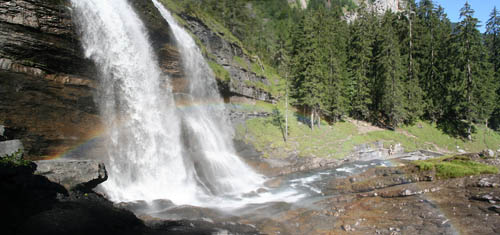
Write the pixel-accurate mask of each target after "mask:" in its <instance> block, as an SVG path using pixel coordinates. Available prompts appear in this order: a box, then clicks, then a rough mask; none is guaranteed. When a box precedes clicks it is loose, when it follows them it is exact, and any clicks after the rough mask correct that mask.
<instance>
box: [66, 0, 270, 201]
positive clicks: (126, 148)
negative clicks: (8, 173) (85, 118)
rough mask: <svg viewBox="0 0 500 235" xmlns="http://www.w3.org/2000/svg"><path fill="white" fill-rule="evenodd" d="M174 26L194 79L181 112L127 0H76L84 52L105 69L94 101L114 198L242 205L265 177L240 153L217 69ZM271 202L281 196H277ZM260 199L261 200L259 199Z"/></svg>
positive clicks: (107, 188)
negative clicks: (234, 142) (244, 196)
mask: <svg viewBox="0 0 500 235" xmlns="http://www.w3.org/2000/svg"><path fill="white" fill-rule="evenodd" d="M154 3H155V4H156V6H157V7H158V9H159V10H160V11H161V13H162V15H163V16H164V17H165V19H166V20H167V21H168V22H169V24H170V26H171V28H172V30H173V33H174V35H175V38H176V40H177V43H178V47H179V49H180V52H181V54H182V61H183V66H184V70H185V73H186V79H187V80H188V82H189V88H188V89H187V91H186V93H185V94H183V96H182V97H183V102H184V103H189V104H190V105H189V106H188V108H177V107H176V106H175V100H174V95H173V94H172V89H171V88H165V87H164V86H162V84H164V83H163V81H168V77H166V76H165V75H163V74H162V72H161V71H160V69H159V67H158V61H157V59H156V57H155V54H154V53H153V51H152V48H151V45H150V42H149V41H148V36H147V32H146V30H145V27H144V25H143V23H142V22H141V21H140V19H139V18H138V16H137V14H136V13H135V12H134V10H133V9H132V7H131V6H130V5H129V4H128V3H127V1H126V0H107V1H102V0H85V1H81V0H72V6H73V12H74V13H73V17H74V19H75V21H76V22H77V25H78V26H79V29H80V33H81V41H82V44H83V48H84V50H85V55H86V56H87V57H88V58H91V59H92V60H93V61H94V62H95V64H96V65H97V67H98V68H99V71H100V86H99V89H98V92H97V93H98V94H97V95H96V100H97V102H98V104H99V107H100V110H101V115H102V117H103V120H104V123H105V126H106V127H107V136H106V140H107V143H106V144H107V155H108V156H107V157H108V162H107V169H108V174H109V179H108V180H107V181H106V182H105V183H103V184H102V190H103V191H104V192H105V193H106V195H108V196H109V197H110V199H111V200H113V201H117V202H120V201H135V200H145V201H152V200H155V199H168V200H171V201H172V202H174V203H175V204H189V205H203V206H219V205H220V204H221V202H225V204H226V205H228V204H229V205H233V203H234V206H235V207H237V206H238V205H240V204H242V203H246V201H245V200H242V198H241V195H242V194H243V193H248V192H249V191H252V190H255V189H257V188H258V187H259V186H261V184H262V183H263V181H264V177H262V176H260V175H259V174H256V173H255V172H254V171H253V170H252V169H250V168H249V167H248V166H247V165H246V164H245V163H244V162H242V161H241V160H240V159H239V157H238V156H237V155H236V154H235V150H234V147H233V145H232V139H231V138H232V129H231V125H230V124H229V123H228V122H227V120H226V115H225V113H226V112H225V109H224V105H223V101H222V99H221V97H220V95H219V93H218V90H217V85H216V82H215V78H214V75H213V73H212V71H211V70H210V69H209V67H208V66H207V64H206V62H205V61H204V59H203V57H202V55H201V53H200V51H199V49H198V48H197V46H196V44H195V42H194V40H193V39H192V38H191V37H190V35H189V34H188V33H187V32H186V31H184V30H183V29H182V28H181V27H180V26H179V25H177V23H175V21H174V20H173V18H172V16H171V15H170V13H169V12H168V11H167V10H166V9H164V8H163V6H162V5H160V4H159V3H158V2H157V1H154ZM269 199H273V200H274V199H276V197H275V196H273V197H270V198H269ZM256 200H262V198H256Z"/></svg>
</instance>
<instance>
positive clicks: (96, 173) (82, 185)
mask: <svg viewBox="0 0 500 235" xmlns="http://www.w3.org/2000/svg"><path fill="white" fill-rule="evenodd" d="M35 164H36V165H37V169H36V171H35V174H36V175H42V176H45V177H47V179H49V180H50V181H52V182H54V183H58V184H61V185H62V186H64V188H66V189H67V190H79V191H91V190H92V189H93V188H95V187H96V186H97V185H98V184H100V183H102V182H104V181H106V179H107V178H108V175H107V172H106V168H105V166H104V163H101V162H98V161H94V160H43V161H36V162H35Z"/></svg>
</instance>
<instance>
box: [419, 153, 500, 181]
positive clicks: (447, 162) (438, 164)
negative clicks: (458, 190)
mask: <svg viewBox="0 0 500 235" xmlns="http://www.w3.org/2000/svg"><path fill="white" fill-rule="evenodd" d="M413 164H415V165H416V166H417V167H418V168H419V169H420V170H421V171H435V172H436V176H437V177H439V178H458V177H463V176H467V175H479V174H498V171H499V170H498V168H497V167H495V166H491V165H486V164H484V163H480V162H476V161H473V160H471V159H470V158H468V157H450V156H444V157H440V158H434V159H430V160H425V161H415V162H413Z"/></svg>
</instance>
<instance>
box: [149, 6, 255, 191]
mask: <svg viewBox="0 0 500 235" xmlns="http://www.w3.org/2000/svg"><path fill="white" fill-rule="evenodd" d="M153 3H154V4H155V6H156V7H157V8H158V10H159V11H160V13H161V15H162V16H163V17H164V18H165V20H166V21H167V22H168V24H169V26H170V28H171V29H172V32H173V34H174V36H175V39H176V42H177V45H178V48H179V50H180V52H181V55H182V61H183V66H184V71H185V73H186V78H187V80H188V82H189V88H188V91H187V93H188V94H187V96H185V97H184V99H185V100H183V102H187V103H189V104H190V105H189V106H188V108H183V109H180V110H179V111H180V114H181V117H182V118H181V120H182V123H183V127H184V130H185V131H186V132H187V133H189V134H188V135H186V136H187V138H190V139H189V140H188V141H187V142H188V143H189V144H188V146H186V149H187V150H188V151H187V152H188V155H189V156H190V157H191V158H192V160H193V162H194V163H195V168H196V171H197V173H198V175H199V176H200V179H201V180H202V181H203V182H204V185H206V186H207V187H208V189H209V191H210V192H211V193H212V194H214V195H222V194H234V193H242V192H248V191H250V190H254V189H256V188H257V187H258V186H259V185H260V184H261V183H262V181H263V179H262V177H261V176H259V175H257V174H256V173H254V172H253V171H252V170H251V169H250V168H249V167H247V166H246V165H245V163H243V162H242V161H241V160H240V159H239V157H238V156H236V154H235V150H234V147H233V144H232V139H231V136H232V133H233V132H232V131H233V129H232V126H231V124H229V122H228V121H227V118H226V111H225V108H224V103H223V100H222V98H221V97H220V95H219V92H218V89H217V84H216V81H215V76H214V75H213V72H212V71H211V69H210V68H209V66H208V64H207V63H206V62H205V59H204V58H203V56H202V54H201V52H200V50H199V48H198V46H197V45H196V43H195V41H194V40H193V38H192V37H191V36H190V35H189V34H188V33H187V32H186V31H185V30H184V29H183V28H182V27H180V26H179V25H178V24H177V22H176V21H175V20H174V18H173V16H172V14H170V12H169V11H168V10H167V9H165V7H164V6H163V5H162V4H160V3H159V2H158V1H157V0H153Z"/></svg>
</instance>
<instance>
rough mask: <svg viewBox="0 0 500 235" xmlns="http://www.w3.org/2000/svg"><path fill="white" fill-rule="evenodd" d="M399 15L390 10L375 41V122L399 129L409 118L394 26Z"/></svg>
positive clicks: (402, 70)
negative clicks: (407, 117) (407, 116)
mask: <svg viewBox="0 0 500 235" xmlns="http://www.w3.org/2000/svg"><path fill="white" fill-rule="evenodd" d="M394 20H396V16H395V15H394V14H392V13H391V12H387V13H386V14H385V15H384V18H383V20H382V24H381V27H380V28H379V30H378V32H377V37H376V40H375V43H374V89H373V100H374V111H375V114H376V116H375V117H374V118H375V121H376V122H380V121H382V122H383V124H384V125H386V126H387V127H390V128H396V127H397V126H398V125H400V124H401V123H402V122H403V121H404V120H405V119H406V115H407V114H406V111H405V104H406V102H407V100H406V98H405V96H404V85H403V81H402V79H403V74H404V68H403V66H402V64H401V54H400V50H399V41H398V40H397V34H396V32H395V30H394V28H393V21H394Z"/></svg>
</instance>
